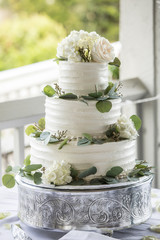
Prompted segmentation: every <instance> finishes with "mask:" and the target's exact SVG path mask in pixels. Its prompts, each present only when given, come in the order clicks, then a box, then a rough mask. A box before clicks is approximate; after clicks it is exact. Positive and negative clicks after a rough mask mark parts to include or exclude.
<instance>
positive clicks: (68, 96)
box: [59, 93, 78, 99]
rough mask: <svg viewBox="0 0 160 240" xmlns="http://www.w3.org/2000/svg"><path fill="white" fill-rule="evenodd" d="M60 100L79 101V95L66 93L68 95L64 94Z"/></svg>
mask: <svg viewBox="0 0 160 240" xmlns="http://www.w3.org/2000/svg"><path fill="white" fill-rule="evenodd" d="M59 98H62V99H77V98H78V97H77V95H75V94H73V93H66V94H63V95H61V96H59Z"/></svg>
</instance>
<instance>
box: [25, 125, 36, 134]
mask: <svg viewBox="0 0 160 240" xmlns="http://www.w3.org/2000/svg"><path fill="white" fill-rule="evenodd" d="M36 131H37V128H36V127H35V126H34V125H29V126H28V127H27V128H26V129H25V133H26V134H27V136H29V135H30V134H31V133H34V132H36Z"/></svg>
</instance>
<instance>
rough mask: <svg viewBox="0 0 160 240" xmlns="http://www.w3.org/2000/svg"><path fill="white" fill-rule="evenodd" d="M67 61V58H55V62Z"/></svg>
mask: <svg viewBox="0 0 160 240" xmlns="http://www.w3.org/2000/svg"><path fill="white" fill-rule="evenodd" d="M67 60H68V58H66V57H56V58H53V61H54V62H59V61H67Z"/></svg>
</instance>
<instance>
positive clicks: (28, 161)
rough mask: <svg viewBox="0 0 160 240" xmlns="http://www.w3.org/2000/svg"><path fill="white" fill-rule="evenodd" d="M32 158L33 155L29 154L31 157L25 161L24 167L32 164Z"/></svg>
mask: <svg viewBox="0 0 160 240" xmlns="http://www.w3.org/2000/svg"><path fill="white" fill-rule="evenodd" d="M30 158H31V155H30V154H29V155H28V156H27V157H26V158H25V159H24V165H25V166H28V165H30V164H31V160H30Z"/></svg>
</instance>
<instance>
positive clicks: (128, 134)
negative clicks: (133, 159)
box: [117, 115, 138, 139]
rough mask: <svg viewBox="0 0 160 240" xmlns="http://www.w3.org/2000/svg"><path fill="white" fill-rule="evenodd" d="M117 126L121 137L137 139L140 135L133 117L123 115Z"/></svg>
mask: <svg viewBox="0 0 160 240" xmlns="http://www.w3.org/2000/svg"><path fill="white" fill-rule="evenodd" d="M117 127H118V131H119V133H120V137H121V138H126V139H135V138H136V137H137V136H138V133H137V130H136V129H135V127H134V123H133V122H132V120H131V119H128V118H127V117H126V116H125V115H122V116H120V117H119V118H118V120H117Z"/></svg>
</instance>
